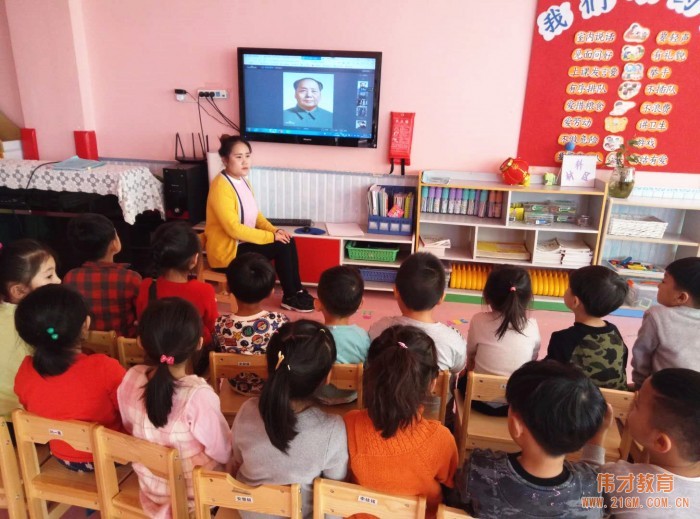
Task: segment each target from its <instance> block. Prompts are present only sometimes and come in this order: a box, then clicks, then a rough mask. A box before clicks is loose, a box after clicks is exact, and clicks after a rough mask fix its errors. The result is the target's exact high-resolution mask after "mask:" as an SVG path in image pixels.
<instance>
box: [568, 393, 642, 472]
mask: <svg viewBox="0 0 700 519" xmlns="http://www.w3.org/2000/svg"><path fill="white" fill-rule="evenodd" d="M600 392H601V393H602V394H603V398H605V401H606V402H607V403H608V404H610V405H611V406H612V408H613V416H614V420H613V422H612V424H611V425H610V427H609V428H608V433H607V435H606V436H605V443H604V444H603V447H604V448H605V461H606V462H607V461H617V460H627V457H628V456H629V454H630V449H631V447H632V436H631V435H630V431H629V427H627V416H628V415H629V412H630V410H631V409H632V404H633V403H634V393H633V392H631V391H619V390H616V389H601V390H600ZM580 457H581V451H579V452H576V453H573V454H571V455H569V456H567V459H569V460H572V461H573V460H577V459H579V458H580Z"/></svg>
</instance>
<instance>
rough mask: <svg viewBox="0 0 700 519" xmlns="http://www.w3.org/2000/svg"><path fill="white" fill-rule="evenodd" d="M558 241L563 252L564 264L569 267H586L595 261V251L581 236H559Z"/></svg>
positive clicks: (562, 262)
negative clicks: (567, 237) (569, 237)
mask: <svg viewBox="0 0 700 519" xmlns="http://www.w3.org/2000/svg"><path fill="white" fill-rule="evenodd" d="M558 241H559V245H561V251H562V254H563V256H562V259H561V264H562V265H566V266H567V267H585V266H586V265H590V264H591V261H593V251H592V250H591V248H590V247H589V246H588V245H587V244H586V243H585V242H584V241H583V240H582V239H581V238H574V239H565V238H559V239H558Z"/></svg>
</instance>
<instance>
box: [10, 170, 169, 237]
mask: <svg viewBox="0 0 700 519" xmlns="http://www.w3.org/2000/svg"><path fill="white" fill-rule="evenodd" d="M44 162H47V161H41V160H16V159H2V160H0V186H3V187H7V188H9V189H27V188H28V189H40V190H44V191H71V192H77V193H96V194H99V195H115V196H116V197H117V200H118V201H119V205H120V207H121V209H122V213H123V214H124V221H125V222H127V223H129V224H132V225H133V224H134V223H135V222H136V216H137V215H138V214H140V213H143V212H145V211H159V212H160V214H161V216H164V215H165V209H164V202H163V184H162V183H161V182H160V181H159V180H158V179H157V178H156V177H154V176H153V175H152V174H151V172H150V170H149V169H148V168H146V167H143V166H125V165H119V164H105V165H104V166H100V167H98V168H93V169H85V170H80V171H74V170H61V169H55V168H54V167H53V164H49V165H47V166H42V167H40V168H39V169H37V170H36V172H35V173H34V176H33V177H32V178H31V182H30V183H29V185H27V183H28V182H29V181H30V179H29V177H30V174H31V172H32V170H33V169H34V168H36V167H37V166H39V165H40V164H43V163H44Z"/></svg>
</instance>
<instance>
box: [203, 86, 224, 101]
mask: <svg viewBox="0 0 700 519" xmlns="http://www.w3.org/2000/svg"><path fill="white" fill-rule="evenodd" d="M202 94H206V95H207V96H208V97H211V98H212V99H228V90H224V89H221V90H215V89H211V88H200V89H199V90H197V95H198V96H199V97H202Z"/></svg>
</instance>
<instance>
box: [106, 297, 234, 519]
mask: <svg viewBox="0 0 700 519" xmlns="http://www.w3.org/2000/svg"><path fill="white" fill-rule="evenodd" d="M138 341H139V344H140V345H141V346H142V347H143V349H144V350H145V352H146V356H147V358H148V360H149V361H150V362H149V364H150V365H149V366H143V365H141V366H134V367H133V368H131V369H130V370H129V371H128V372H127V373H126V376H125V377H124V381H123V382H122V384H121V385H120V386H119V389H118V390H117V398H118V400H119V410H120V412H121V416H122V422H123V424H124V428H125V429H126V430H127V431H128V432H130V433H131V434H132V435H134V436H135V437H137V438H142V439H144V440H148V441H150V442H153V443H157V444H160V445H166V446H168V447H173V448H175V449H177V450H178V451H179V453H180V459H181V461H182V469H183V472H184V474H185V479H186V480H187V498H188V501H189V508H190V511H192V510H194V492H193V488H192V470H193V469H194V467H196V466H202V467H204V468H205V469H210V470H211V469H213V470H220V469H222V468H223V465H224V464H226V463H227V462H228V461H229V458H230V457H231V432H230V430H229V428H228V424H227V423H226V420H225V419H224V416H223V414H221V403H220V402H219V397H218V395H217V394H216V393H215V392H214V390H213V389H212V388H211V387H210V386H209V385H208V384H207V382H206V381H205V380H204V379H203V378H200V377H198V376H196V375H188V374H187V373H186V371H185V366H186V364H187V361H188V359H189V358H190V357H191V356H192V354H193V353H194V352H195V351H196V350H198V349H200V348H201V347H202V320H201V318H200V317H199V314H198V312H197V310H196V309H195V307H194V306H193V305H192V304H191V303H189V302H187V301H185V300H184V299H181V298H178V297H166V298H164V299H159V300H158V301H154V302H153V303H151V304H150V305H149V306H148V308H146V310H145V311H144V313H143V315H142V316H141V320H140V321H139V336H138ZM133 466H134V471H135V472H136V473H137V474H138V476H139V485H140V487H141V505H142V506H143V509H144V511H145V512H146V515H147V516H148V517H154V518H169V517H171V516H172V510H171V507H170V488H169V487H168V482H167V480H165V479H163V478H161V477H158V476H156V475H155V474H153V473H152V472H151V471H149V470H148V469H147V468H145V467H144V466H143V465H140V464H138V463H134V465H133Z"/></svg>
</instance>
